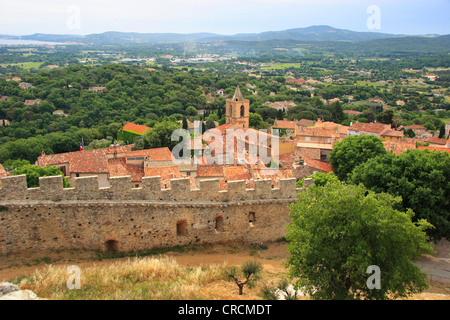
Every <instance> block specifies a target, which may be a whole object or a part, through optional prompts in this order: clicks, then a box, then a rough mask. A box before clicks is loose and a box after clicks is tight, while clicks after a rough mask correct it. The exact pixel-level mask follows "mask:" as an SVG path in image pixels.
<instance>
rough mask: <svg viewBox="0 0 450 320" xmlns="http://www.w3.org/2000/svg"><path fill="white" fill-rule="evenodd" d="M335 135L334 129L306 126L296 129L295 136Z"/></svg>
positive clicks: (330, 136)
mask: <svg viewBox="0 0 450 320" xmlns="http://www.w3.org/2000/svg"><path fill="white" fill-rule="evenodd" d="M335 135H336V131H335V130H331V129H325V128H316V127H307V128H302V129H299V130H297V136H308V137H328V138H332V137H333V136H335Z"/></svg>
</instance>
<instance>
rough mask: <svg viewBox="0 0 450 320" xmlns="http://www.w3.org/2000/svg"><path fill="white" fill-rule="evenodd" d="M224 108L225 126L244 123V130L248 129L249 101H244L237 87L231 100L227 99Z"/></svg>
mask: <svg viewBox="0 0 450 320" xmlns="http://www.w3.org/2000/svg"><path fill="white" fill-rule="evenodd" d="M226 108H227V110H226V116H227V121H226V123H227V124H228V123H232V122H235V121H244V122H245V126H244V128H248V127H249V114H250V100H247V99H244V97H243V96H242V93H241V89H239V86H237V88H236V92H235V93H234V96H233V98H232V99H227V105H226Z"/></svg>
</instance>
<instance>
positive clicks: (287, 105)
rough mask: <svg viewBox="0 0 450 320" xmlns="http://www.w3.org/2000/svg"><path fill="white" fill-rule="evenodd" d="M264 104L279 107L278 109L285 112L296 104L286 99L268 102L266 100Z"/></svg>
mask: <svg viewBox="0 0 450 320" xmlns="http://www.w3.org/2000/svg"><path fill="white" fill-rule="evenodd" d="M264 105H266V106H268V107H270V108H274V109H277V110H282V111H284V112H286V111H288V110H289V108H291V107H295V106H296V104H295V102H294V101H286V100H285V101H275V102H270V101H266V102H264Z"/></svg>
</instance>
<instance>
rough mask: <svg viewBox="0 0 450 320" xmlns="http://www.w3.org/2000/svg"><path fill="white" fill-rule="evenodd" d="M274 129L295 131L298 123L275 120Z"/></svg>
mask: <svg viewBox="0 0 450 320" xmlns="http://www.w3.org/2000/svg"><path fill="white" fill-rule="evenodd" d="M273 127H274V128H285V129H295V128H296V127H297V122H296V121H288V120H275V123H274V124H273Z"/></svg>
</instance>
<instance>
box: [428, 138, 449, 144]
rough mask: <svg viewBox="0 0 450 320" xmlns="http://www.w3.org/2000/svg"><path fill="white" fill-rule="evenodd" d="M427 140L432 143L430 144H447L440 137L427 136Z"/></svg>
mask: <svg viewBox="0 0 450 320" xmlns="http://www.w3.org/2000/svg"><path fill="white" fill-rule="evenodd" d="M427 142H429V143H432V144H440V145H444V146H445V145H446V144H447V140H445V139H440V138H434V137H429V138H428V139H427Z"/></svg>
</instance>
